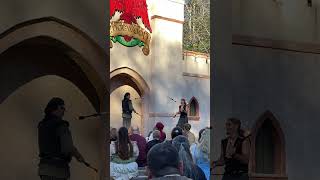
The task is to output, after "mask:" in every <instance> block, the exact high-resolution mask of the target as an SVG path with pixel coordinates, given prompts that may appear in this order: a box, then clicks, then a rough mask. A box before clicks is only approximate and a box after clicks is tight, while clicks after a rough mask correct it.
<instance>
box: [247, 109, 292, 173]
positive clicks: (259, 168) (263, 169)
mask: <svg viewBox="0 0 320 180" xmlns="http://www.w3.org/2000/svg"><path fill="white" fill-rule="evenodd" d="M251 143H252V144H251V158H250V174H251V175H252V179H259V178H261V177H268V179H279V178H280V179H287V176H286V154H285V139H284V134H283V131H282V129H281V126H280V123H279V122H278V120H277V119H276V118H275V116H274V115H273V114H272V113H271V112H270V111H266V112H265V113H264V114H263V115H262V116H261V117H260V118H259V119H258V121H257V122H256V124H255V125H254V127H253V130H252V142H251Z"/></svg>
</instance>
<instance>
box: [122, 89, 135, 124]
mask: <svg viewBox="0 0 320 180" xmlns="http://www.w3.org/2000/svg"><path fill="white" fill-rule="evenodd" d="M132 111H133V112H135V113H136V114H138V113H137V111H136V110H135V109H134V108H133V106H132V101H131V100H130V93H128V92H127V93H126V94H125V95H124V97H123V100H122V118H123V126H124V127H126V128H127V129H129V128H130V127H131V118H132ZM138 115H139V114H138Z"/></svg>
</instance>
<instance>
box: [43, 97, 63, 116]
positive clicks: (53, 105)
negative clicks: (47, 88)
mask: <svg viewBox="0 0 320 180" xmlns="http://www.w3.org/2000/svg"><path fill="white" fill-rule="evenodd" d="M62 105H64V101H63V99H61V98H59V97H54V98H52V99H51V100H50V101H49V102H48V104H47V106H46V109H45V110H44V112H45V114H46V115H48V114H50V113H51V112H52V111H54V110H56V109H57V108H58V106H62Z"/></svg>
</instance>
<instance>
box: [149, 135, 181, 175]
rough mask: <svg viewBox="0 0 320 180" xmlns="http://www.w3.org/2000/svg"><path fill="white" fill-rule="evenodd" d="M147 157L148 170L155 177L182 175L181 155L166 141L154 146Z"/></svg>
mask: <svg viewBox="0 0 320 180" xmlns="http://www.w3.org/2000/svg"><path fill="white" fill-rule="evenodd" d="M147 156H148V157H147V164H148V168H149V169H150V171H151V173H152V175H153V176H155V177H161V176H164V175H168V174H180V172H179V163H180V160H179V154H178V151H177V149H176V148H175V147H174V146H173V145H172V144H171V143H169V142H167V141H165V142H163V143H159V144H156V145H154V146H153V147H152V148H151V149H150V150H149V152H148V155H147Z"/></svg>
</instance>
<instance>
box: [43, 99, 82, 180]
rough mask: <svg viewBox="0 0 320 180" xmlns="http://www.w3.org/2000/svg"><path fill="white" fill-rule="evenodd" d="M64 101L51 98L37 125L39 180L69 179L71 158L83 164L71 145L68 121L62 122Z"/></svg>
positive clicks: (80, 156)
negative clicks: (43, 115) (42, 117)
mask: <svg viewBox="0 0 320 180" xmlns="http://www.w3.org/2000/svg"><path fill="white" fill-rule="evenodd" d="M64 112H65V107H64V101H63V99H61V98H57V97H55V98H52V99H51V100H50V101H49V103H48V104H47V106H46V108H45V117H44V119H43V120H42V121H40V122H39V124H38V145H39V151H40V154H39V157H40V163H39V167H38V174H39V176H40V178H41V180H49V179H50V180H58V179H59V180H67V179H69V178H70V168H69V163H70V161H71V160H72V157H75V158H76V159H77V160H78V161H79V162H82V163H85V160H84V158H83V156H82V155H81V154H80V153H79V151H78V150H77V148H76V147H75V146H74V145H73V141H72V136H71V132H70V130H69V123H68V121H65V120H63V119H62V118H63V116H64Z"/></svg>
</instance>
